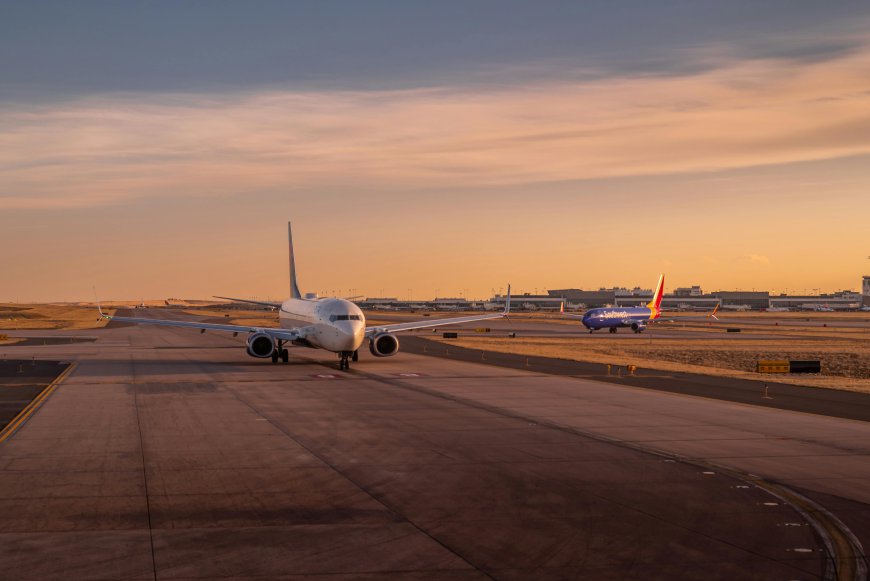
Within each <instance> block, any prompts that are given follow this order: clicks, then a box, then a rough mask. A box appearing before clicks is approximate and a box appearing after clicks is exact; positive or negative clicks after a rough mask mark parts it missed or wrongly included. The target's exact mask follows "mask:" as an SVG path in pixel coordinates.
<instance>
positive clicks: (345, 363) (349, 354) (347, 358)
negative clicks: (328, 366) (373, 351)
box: [338, 350, 359, 371]
mask: <svg viewBox="0 0 870 581" xmlns="http://www.w3.org/2000/svg"><path fill="white" fill-rule="evenodd" d="M351 361H353V362H354V363H356V362H357V361H359V350H357V351H342V352H341V353H339V354H338V368H339V369H340V370H341V371H349V370H350V362H351Z"/></svg>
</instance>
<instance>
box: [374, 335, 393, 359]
mask: <svg viewBox="0 0 870 581" xmlns="http://www.w3.org/2000/svg"><path fill="white" fill-rule="evenodd" d="M369 351H371V352H372V355H374V356H375V357H392V356H393V355H395V354H396V353H398V352H399V338H398V337H396V336H395V335H393V334H391V333H379V334H377V335H375V336H374V337H372V338H371V340H370V341H369Z"/></svg>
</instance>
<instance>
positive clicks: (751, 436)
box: [0, 313, 870, 580]
mask: <svg viewBox="0 0 870 581" xmlns="http://www.w3.org/2000/svg"><path fill="white" fill-rule="evenodd" d="M154 314H157V313H154ZM42 334H46V332H42ZM80 334H81V333H80ZM87 334H88V335H89V336H91V335H92V336H95V337H97V341H96V342H93V343H58V344H54V345H43V346H37V345H34V346H17V347H13V348H9V349H6V348H4V347H0V353H2V352H6V353H10V354H11V353H13V349H14V354H15V357H17V358H20V359H28V358H29V357H31V356H33V355H36V356H37V357H38V358H40V359H46V360H49V359H50V360H52V361H69V362H76V363H77V367H76V368H75V369H74V370H73V371H72V373H71V374H70V375H69V376H67V377H66V379H65V380H64V381H63V383H61V384H60V385H59V386H58V387H57V389H56V390H55V391H54V393H53V394H52V395H51V397H49V398H47V399H46V400H45V402H44V403H43V405H42V406H41V407H40V408H39V409H38V410H37V411H36V413H34V414H33V415H32V416H31V417H30V419H29V420H28V421H27V422H26V423H25V424H24V425H23V427H21V428H20V429H19V430H18V431H17V432H16V433H15V434H14V435H13V436H12V437H11V438H8V439H7V440H6V441H5V442H3V443H2V444H0V515H2V525H0V567H2V571H3V572H4V576H7V577H8V578H14V579H47V578H60V577H62V578H65V579H121V578H124V579H157V578H160V579H205V578H208V579H212V578H225V579H264V578H268V579H272V578H280V579H309V578H310V579H330V580H331V579H342V580H345V579H382V578H395V579H425V580H441V579H602V580H606V579H698V578H705V579H764V580H768V579H821V578H824V576H825V574H826V573H828V572H832V571H834V569H835V567H837V568H838V571H837V574H845V575H848V576H847V577H843V578H860V574H861V573H862V571H863V572H865V571H866V568H865V567H866V561H865V560H864V558H863V549H861V544H862V543H863V544H864V545H866V544H867V543H868V542H870V510H868V508H870V424H868V423H865V422H862V421H855V420H848V419H841V418H836V417H828V416H824V415H817V414H811V413H801V412H795V411H788V410H780V409H769V408H764V407H759V406H755V405H746V404H741V403H735V402H727V401H721V400H717V399H713V398H707V397H696V396H689V395H684V394H675V393H668V392H663V391H657V390H649V389H644V388H640V387H632V386H627V385H615V384H613V383H606V382H601V381H597V380H595V379H590V378H587V377H576V376H573V375H558V374H551V373H545V372H541V371H537V370H524V369H511V368H507V367H498V366H492V365H484V364H480V363H473V362H470V361H458V360H452V359H451V360H447V359H443V358H436V357H430V356H426V355H414V354H411V353H400V354H399V355H397V356H396V357H392V358H384V359H377V358H374V357H371V356H370V355H369V354H368V353H367V352H366V353H363V354H361V357H360V361H359V362H358V363H357V364H355V367H354V368H353V369H352V370H351V371H350V372H349V373H342V372H339V371H338V370H337V365H336V364H337V360H336V359H335V357H334V356H333V355H332V354H330V353H326V352H323V351H316V350H307V349H293V350H291V363H290V364H287V365H281V364H278V365H273V364H271V363H270V362H268V361H262V360H257V359H253V358H250V357H248V356H247V355H246V354H245V352H244V348H243V343H242V338H241V337H240V338H236V339H233V338H232V337H230V336H228V335H226V334H219V333H206V334H204V335H201V334H199V333H198V332H196V331H190V330H185V329H168V328H153V327H136V326H115V327H113V328H108V329H105V330H95V331H89V332H88V333H87ZM10 357H11V355H10ZM829 517H830V518H829ZM830 555H834V556H835V557H837V558H839V560H832V559H831V558H830ZM834 578H837V577H834Z"/></svg>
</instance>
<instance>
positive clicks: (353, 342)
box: [98, 223, 510, 370]
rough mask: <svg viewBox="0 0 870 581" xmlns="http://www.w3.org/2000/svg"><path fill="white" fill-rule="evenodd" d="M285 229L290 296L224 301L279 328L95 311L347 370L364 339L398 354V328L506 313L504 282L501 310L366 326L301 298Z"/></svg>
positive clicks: (328, 302)
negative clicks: (323, 354) (242, 336)
mask: <svg viewBox="0 0 870 581" xmlns="http://www.w3.org/2000/svg"><path fill="white" fill-rule="evenodd" d="M287 231H288V236H289V244H290V246H289V250H290V298H288V299H287V300H286V301H284V302H283V303H277V302H276V303H272V302H265V301H252V300H245V299H230V300H234V301H237V302H241V303H249V304H255V305H262V306H266V307H272V308H275V309H278V318H279V321H280V325H281V326H280V328H277V329H276V328H269V327H253V326H246V325H220V324H211V323H197V322H193V321H190V322H188V321H170V320H165V319H143V318H138V317H116V316H110V315H106V314H105V313H103V311H102V308H100V315H101V316H102V317H104V318H106V319H111V320H113V321H120V322H124V323H135V324H138V325H165V326H168V327H187V328H191V329H200V330H201V331H202V332H205V331H226V332H230V333H233V335H238V334H239V333H246V334H247V335H248V338H247V352H248V355H250V356H252V357H258V358H261V359H270V358H271V359H272V363H277V362H278V360H279V359H281V360H282V361H283V362H284V363H287V362H288V361H289V353H288V351H287V349H285V348H284V346H285V344H291V345H296V346H302V347H312V348H317V349H325V350H327V351H332V352H333V353H337V354H338V357H339V368H340V369H342V370H345V369H349V368H350V361H351V360H353V361H357V360H358V359H359V348H360V347H361V346H362V344H363V343H364V342H365V341H366V340H368V342H369V350H370V351H371V353H372V355H374V356H375V357H390V356H392V355H395V354H396V353H398V352H399V339H398V337H396V333H398V332H401V331H410V330H413V329H424V328H428V327H440V326H443V325H456V324H461V323H472V322H474V321H481V320H484V319H497V318H500V317H505V316H507V314H508V313H509V312H510V286H508V294H507V302H506V304H505V308H504V310H503V311H502V312H500V313H490V314H481V315H469V316H467V317H452V318H449V319H433V320H426V321H414V322H408V323H396V324H392V325H374V326H370V327H367V326H366V320H365V315H363V312H362V311H361V310H360V308H359V307H358V306H357V305H355V304H354V303H352V302H350V301H348V300H345V299H339V298H317V297H316V295H307V296H306V297H303V295H302V293H301V292H299V287H298V285H297V284H296V263H295V259H294V257H293V233H292V229H291V227H290V224H289V223H288V224H287ZM98 308H99V305H98Z"/></svg>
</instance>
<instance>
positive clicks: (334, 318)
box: [329, 315, 362, 323]
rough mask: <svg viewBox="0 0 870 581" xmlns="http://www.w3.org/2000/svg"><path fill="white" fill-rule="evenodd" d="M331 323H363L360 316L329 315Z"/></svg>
mask: <svg viewBox="0 0 870 581" xmlns="http://www.w3.org/2000/svg"><path fill="white" fill-rule="evenodd" d="M329 321H330V322H331V323H334V322H335V321H362V317H361V316H359V315H329Z"/></svg>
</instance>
